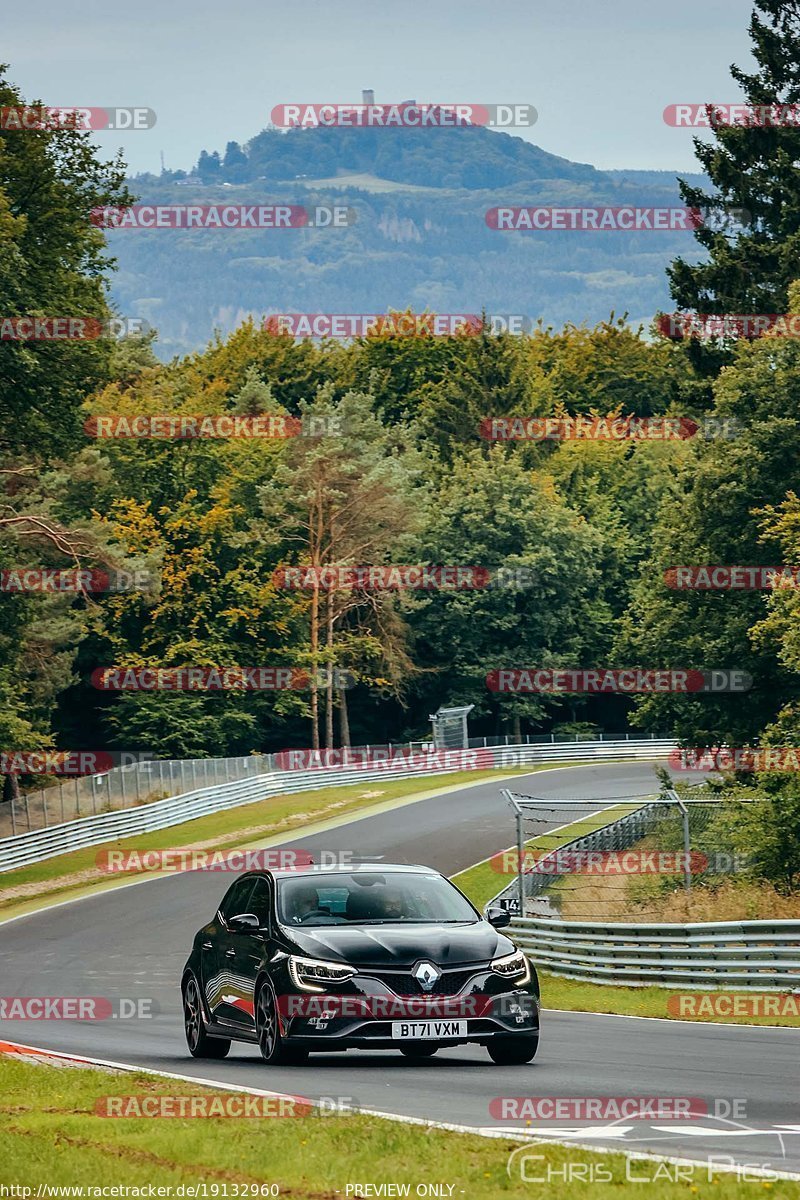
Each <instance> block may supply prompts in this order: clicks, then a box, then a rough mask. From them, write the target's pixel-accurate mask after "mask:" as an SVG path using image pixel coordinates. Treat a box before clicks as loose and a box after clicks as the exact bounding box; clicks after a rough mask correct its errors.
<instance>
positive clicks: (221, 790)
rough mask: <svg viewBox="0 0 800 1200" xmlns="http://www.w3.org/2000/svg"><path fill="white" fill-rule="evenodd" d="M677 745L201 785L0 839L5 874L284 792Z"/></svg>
mask: <svg viewBox="0 0 800 1200" xmlns="http://www.w3.org/2000/svg"><path fill="white" fill-rule="evenodd" d="M675 748H676V743H675V742H672V741H669V740H667V739H647V740H641V741H633V740H631V741H627V740H626V741H620V742H577V743H575V742H562V743H560V744H559V743H555V744H551V745H543V746H541V745H540V746H514V747H511V746H498V747H488V748H486V749H473V750H446V751H444V750H443V751H436V752H433V753H431V754H415V755H409V756H408V757H407V758H402V757H400V758H390V759H387V760H386V761H384V762H382V763H380V764H377V763H376V764H375V765H373V764H372V763H371V762H368V763H366V764H361V765H359V766H356V767H320V768H312V769H311V770H306V771H271V772H266V773H264V774H262V775H256V776H254V777H253V778H250V779H240V780H237V781H235V782H233V783H227V784H221V785H219V786H215V787H209V788H199V789H197V790H195V791H191V792H187V793H185V794H183V795H179V796H171V797H169V798H168V799H165V800H156V801H154V802H153V803H151V804H142V805H139V806H137V807H136V808H128V809H123V810H121V811H118V812H108V813H99V814H98V815H97V816H91V817H83V818H81V819H79V820H77V821H68V822H65V823H64V824H59V825H51V826H50V827H49V828H47V829H38V830H36V831H35V832H32V833H22V834H18V835H17V836H16V837H10V838H3V839H1V840H0V872H3V871H11V870H13V869H14V868H15V867H23V866H29V865H30V864H31V863H35V862H41V861H42V859H45V858H51V857H55V856H56V855H59V854H67V853H69V851H71V850H78V849H81V848H84V847H86V846H97V845H99V844H101V843H102V842H108V841H113V840H116V839H117V838H126V837H132V836H135V835H136V834H141V833H149V832H151V831H152V830H155V829H167V828H168V827H169V826H171V825H179V824H180V823H181V822H183V821H189V820H192V819H193V818H195V817H201V816H204V815H206V814H207V813H212V812H219V811H220V810H221V809H226V808H236V807H238V806H239V805H241V804H252V803H253V802H254V801H257V800H264V799H267V798H268V797H270V796H280V795H286V794H287V793H291V792H301V791H307V790H311V789H314V790H316V789H319V788H323V787H333V786H337V785H342V784H347V783H358V782H364V783H366V782H371V781H375V780H380V779H386V778H387V777H388V778H394V779H397V778H406V777H411V776H417V775H419V776H425V775H439V774H447V773H451V772H454V771H464V770H483V769H486V768H492V767H495V768H497V769H499V770H503V769H506V770H508V769H510V768H512V767H516V766H528V765H533V764H536V763H543V762H591V761H593V760H596V759H616V760H625V759H647V758H660V757H663V756H665V755H667V754H669V752H670V751H671V750H674V749H675Z"/></svg>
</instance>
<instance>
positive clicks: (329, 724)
mask: <svg viewBox="0 0 800 1200" xmlns="http://www.w3.org/2000/svg"><path fill="white" fill-rule="evenodd" d="M327 618H328V621H327V624H328V628H327V647H328V654H327V660H328V661H327V672H328V678H327V683H326V686H325V745H326V746H327V748H328V749H329V750H332V749H333V595H332V594H331V593H330V592H329V593H328V612H327Z"/></svg>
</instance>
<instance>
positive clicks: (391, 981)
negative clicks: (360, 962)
mask: <svg viewBox="0 0 800 1200" xmlns="http://www.w3.org/2000/svg"><path fill="white" fill-rule="evenodd" d="M485 969H486V968H482V967H481V966H480V965H475V966H473V967H466V968H464V967H461V968H458V969H456V970H453V971H443V972H442V974H441V975H440V976H439V978H438V979H437V980H436V983H435V984H434V985H433V987H432V988H431V990H430V991H429V992H428V991H426V990H425V989H424V988H423V987H422V985H421V984H420V982H419V980H418V979H415V978H414V976H413V975H412V973H411V971H409V970H402V971H387V970H385V969H384V968H380V967H376V968H372V967H360V968H359V972H358V973H359V975H361V976H363V977H364V978H367V979H377V980H379V981H380V982H381V983H384V984H386V986H387V987H389V988H391V989H392V991H393V992H396V994H397V995H398V996H457V995H458V994H459V992H462V991H463V990H464V988H465V987H466V986H467V984H468V983H469V981H470V980H471V979H472V978H473V977H474V976H475V975H477V974H479V973H480V972H481V970H485Z"/></svg>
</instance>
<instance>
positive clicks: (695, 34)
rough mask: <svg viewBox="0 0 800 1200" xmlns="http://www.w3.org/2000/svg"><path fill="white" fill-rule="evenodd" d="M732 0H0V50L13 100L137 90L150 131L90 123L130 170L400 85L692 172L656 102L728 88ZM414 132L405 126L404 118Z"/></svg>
mask: <svg viewBox="0 0 800 1200" xmlns="http://www.w3.org/2000/svg"><path fill="white" fill-rule="evenodd" d="M751 9H752V5H751V3H750V2H749V0H703V3H697V0H670V3H667V4H662V3H658V2H657V0H605V2H601V3H592V2H591V0H548V2H547V3H545V2H544V0H505V2H504V3H498V2H496V0H495V2H493V0H426V2H425V3H419V2H418V3H409V0H396V2H395V3H376V2H375V0H371V2H370V3H366V2H365V0H361V2H356V0H287V2H285V3H277V2H276V0H225V2H223V3H221V2H220V0H136V3H134V4H116V3H114V2H113V0H76V2H75V3H73V4H64V3H63V0H36V3H35V5H34V8H33V9H32V10H31V9H26V8H25V6H23V5H19V4H15V5H9V6H7V7H6V9H5V11H4V13H3V19H2V46H1V47H0V59H3V60H7V61H9V62H10V64H11V71H10V77H11V79H12V80H13V81H14V82H15V83H17V84H18V85H19V86H20V87H21V89H22V91H23V93H24V95H25V98H26V99H33V98H36V99H42V100H44V101H45V102H46V103H48V104H57V105H71V104H76V105H83V106H87V107H92V106H98V107H99V106H106V105H141V106H146V107H149V108H152V109H155V111H156V113H157V114H158V119H157V124H156V126H155V128H153V129H152V130H141V131H138V132H133V133H128V134H121V133H117V134H98V135H97V142H98V144H99V145H100V146H102V147H103V149H104V150H105V151H107V152H108V153H109V154H110V153H111V152H113V151H114V150H115V149H116V148H117V147H118V146H120V145H121V146H122V147H123V150H124V153H125V156H126V159H127V161H128V163H129V164H130V166H131V169H132V170H133V171H144V170H152V171H158V170H159V167H160V157H159V156H160V152H161V151H162V150H163V151H164V155H165V158H166V164H167V166H168V167H171V168H179V167H181V168H184V169H189V168H191V167H192V165H193V164H194V163H195V162H196V160H197V156H198V154H199V152H200V150H201V149H203V148H205V149H207V150H209V151H210V150H214V149H219V150H223V149H224V147H225V143H226V142H227V141H228V140H230V139H234V140H236V141H239V142H246V141H247V140H248V139H249V138H250V137H252V136H253V135H254V134H256V133H257V132H258V131H259V130H260V129H262V128H263V127H264V126H265V125H266V124H267V123H268V121H269V114H270V110H271V109H272V107H273V105H275V104H280V103H285V102H292V101H309V102H320V101H330V102H340V103H342V102H348V101H353V100H360V98H361V90H362V88H373V89H374V90H375V98H376V101H383V102H390V101H400V100H405V99H409V98H414V99H416V100H420V101H423V100H427V101H442V102H444V101H447V102H456V101H460V102H464V103H487V104H490V103H503V102H509V103H523V102H526V103H529V104H533V105H534V106H535V107H536V108H537V109H538V112H539V120H538V123H537V124H536V125H535V126H534V127H533V128H532V129H530V130H522V131H519V134H520V136H523V137H526V138H527V139H529V140H530V141H533V142H536V143H537V144H538V145H540V146H542V147H543V148H544V149H545V150H549V151H551V152H552V153H555V154H560V155H562V156H564V157H566V158H570V159H574V160H576V161H579V162H590V163H592V164H593V165H595V166H598V167H601V168H612V167H630V168H661V169H667V170H673V169H675V170H682V171H687V170H692V169H696V160H695V158H694V155H693V152H692V144H691V136H692V135H691V133H690V132H689V131H687V130H685V129H673V128H670V127H668V126H666V125H665V124H664V123H663V119H662V112H663V109H664V107H665V106H666V105H667V104H672V103H678V102H687V103H688V102H698V103H699V102H707V101H716V102H720V103H721V102H725V101H735V100H738V99H740V94H739V91H738V89H737V88H735V87H734V85H733V83H732V81H731V79H730V75H729V73H728V67H729V65H730V63H732V62H736V63H738V64H739V65H741V66H744V67H748V66H750V65H751V58H750V54H749V38H748V34H747V24H748V20H749V16H750V12H751ZM408 136H409V137H414V131H413V130H409V131H408Z"/></svg>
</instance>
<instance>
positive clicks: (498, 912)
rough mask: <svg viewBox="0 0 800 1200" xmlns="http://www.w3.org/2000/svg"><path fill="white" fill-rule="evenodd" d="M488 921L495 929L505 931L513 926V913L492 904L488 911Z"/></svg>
mask: <svg viewBox="0 0 800 1200" xmlns="http://www.w3.org/2000/svg"><path fill="white" fill-rule="evenodd" d="M486 920H487V921H488V922H489V924H490V925H494V927H495V929H503V928H504V926H506V925H510V924H511V913H510V912H509V911H508V909H507V908H501V907H500V905H499V904H490V905H489V907H488V908H487V909H486Z"/></svg>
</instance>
